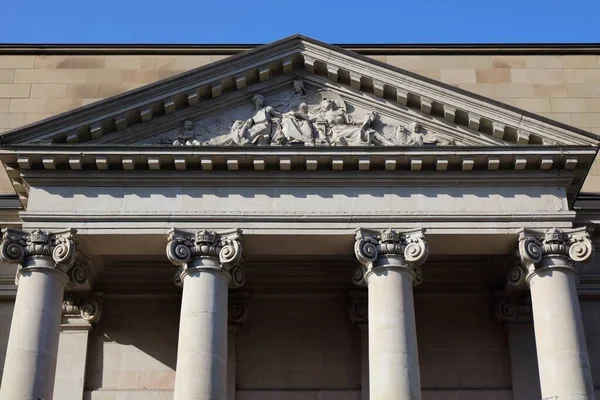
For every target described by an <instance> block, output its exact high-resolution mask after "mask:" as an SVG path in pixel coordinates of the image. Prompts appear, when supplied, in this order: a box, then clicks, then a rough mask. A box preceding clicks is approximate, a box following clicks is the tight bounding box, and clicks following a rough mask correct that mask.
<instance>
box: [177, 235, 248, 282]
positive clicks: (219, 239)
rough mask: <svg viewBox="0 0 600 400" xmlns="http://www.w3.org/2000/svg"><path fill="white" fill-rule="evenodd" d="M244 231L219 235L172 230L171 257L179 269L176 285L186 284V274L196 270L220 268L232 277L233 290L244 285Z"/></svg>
mask: <svg viewBox="0 0 600 400" xmlns="http://www.w3.org/2000/svg"><path fill="white" fill-rule="evenodd" d="M241 237H242V231H241V230H239V229H238V230H233V231H228V232H222V233H217V232H215V231H211V230H207V229H203V230H199V231H197V232H196V233H195V234H191V233H188V232H183V231H178V230H175V229H172V230H171V231H170V232H169V236H168V243H167V257H168V258H169V261H171V262H172V263H173V264H175V265H177V266H178V270H177V271H176V273H175V278H174V281H175V284H177V285H182V283H181V281H182V274H183V273H185V272H186V271H187V270H189V269H192V268H199V269H213V268H216V269H219V270H221V271H223V272H225V273H226V274H227V275H228V277H229V278H230V284H229V285H230V287H232V288H238V287H241V286H242V285H243V284H244V279H245V274H244V269H243V258H242V242H241Z"/></svg>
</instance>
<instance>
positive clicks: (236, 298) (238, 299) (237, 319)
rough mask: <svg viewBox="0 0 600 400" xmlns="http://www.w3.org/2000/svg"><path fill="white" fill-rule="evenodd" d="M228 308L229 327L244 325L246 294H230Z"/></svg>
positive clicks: (245, 318) (246, 316) (246, 310)
mask: <svg viewBox="0 0 600 400" xmlns="http://www.w3.org/2000/svg"><path fill="white" fill-rule="evenodd" d="M228 308H229V309H228V314H227V315H228V316H227V321H228V323H229V325H235V326H242V325H244V324H245V323H246V321H247V320H248V292H238V293H231V294H230V295H229V303H228Z"/></svg>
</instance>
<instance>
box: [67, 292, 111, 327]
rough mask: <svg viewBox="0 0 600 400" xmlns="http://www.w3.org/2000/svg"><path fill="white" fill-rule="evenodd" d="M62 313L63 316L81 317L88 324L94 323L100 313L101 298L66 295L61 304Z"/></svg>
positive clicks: (98, 318)
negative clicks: (78, 297) (81, 298)
mask: <svg viewBox="0 0 600 400" xmlns="http://www.w3.org/2000/svg"><path fill="white" fill-rule="evenodd" d="M62 314H63V316H65V317H71V318H74V317H76V318H82V319H84V320H85V321H87V322H89V323H90V324H96V323H98V321H99V320H100V316H101V315H102V300H100V299H86V300H80V299H77V298H75V297H67V298H66V299H65V300H64V301H63V304H62Z"/></svg>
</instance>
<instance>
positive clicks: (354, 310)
mask: <svg viewBox="0 0 600 400" xmlns="http://www.w3.org/2000/svg"><path fill="white" fill-rule="evenodd" d="M348 316H349V317H350V320H351V321H352V322H353V323H355V324H356V325H358V326H359V327H360V326H361V325H367V324H368V323H369V303H368V294H367V292H359V291H353V292H350V293H348Z"/></svg>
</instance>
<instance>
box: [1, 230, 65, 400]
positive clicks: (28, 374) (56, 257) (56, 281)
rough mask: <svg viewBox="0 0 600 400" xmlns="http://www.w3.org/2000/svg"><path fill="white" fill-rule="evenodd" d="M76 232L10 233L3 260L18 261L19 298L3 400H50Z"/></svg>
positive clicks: (3, 388)
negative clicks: (65, 289) (66, 285)
mask: <svg viewBox="0 0 600 400" xmlns="http://www.w3.org/2000/svg"><path fill="white" fill-rule="evenodd" d="M74 234H75V231H74V230H69V231H63V232H57V233H51V232H46V231H40V230H35V231H33V232H31V233H28V232H24V231H18V230H13V229H8V230H6V231H5V232H4V234H3V236H2V240H3V241H2V248H1V252H0V256H1V257H2V258H3V259H4V260H6V261H8V262H13V263H18V264H20V265H19V269H18V271H17V282H18V289H17V298H16V300H15V307H14V314H13V319H12V323H11V326H10V336H9V339H8V346H7V349H6V360H5V362H4V373H3V376H2V388H0V399H1V400H26V399H43V400H52V393H53V389H54V376H55V371H56V359H57V354H58V338H59V334H60V320H61V307H62V302H63V294H64V287H65V284H66V283H67V282H68V281H69V276H68V275H67V274H68V272H69V269H70V268H71V267H72V265H73V262H74V255H75V247H76V245H75V242H74Z"/></svg>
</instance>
